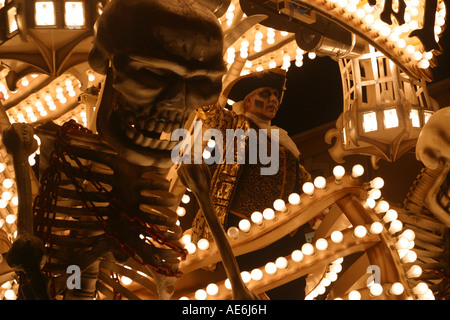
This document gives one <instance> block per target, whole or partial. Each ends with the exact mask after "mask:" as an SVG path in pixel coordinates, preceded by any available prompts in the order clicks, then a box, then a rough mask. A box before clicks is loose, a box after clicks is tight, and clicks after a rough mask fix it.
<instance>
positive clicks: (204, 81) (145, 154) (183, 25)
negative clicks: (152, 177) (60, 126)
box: [89, 0, 226, 167]
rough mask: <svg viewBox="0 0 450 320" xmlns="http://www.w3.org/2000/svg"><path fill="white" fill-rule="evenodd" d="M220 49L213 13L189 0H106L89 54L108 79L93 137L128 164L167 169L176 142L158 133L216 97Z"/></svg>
mask: <svg viewBox="0 0 450 320" xmlns="http://www.w3.org/2000/svg"><path fill="white" fill-rule="evenodd" d="M222 47H223V35H222V29H221V27H220V24H219V23H218V20H217V18H216V16H215V15H214V14H213V13H212V12H211V11H210V10H208V9H207V8H206V7H204V6H202V5H201V4H199V3H198V2H196V1H192V0H173V1H161V0H147V1H145V0H113V1H111V2H110V3H109V5H108V6H107V7H106V9H105V11H104V12H103V14H102V16H101V17H100V18H99V20H98V21H97V25H96V37H95V40H94V44H93V48H92V50H91V52H90V55H89V62H90V64H91V66H92V68H93V69H94V70H95V71H96V72H99V73H102V74H106V78H107V79H106V83H105V87H104V92H103V95H102V101H101V103H100V107H99V111H98V116H97V130H98V132H99V134H100V135H101V136H102V137H103V138H104V139H105V140H106V141H107V142H108V143H109V144H110V145H111V146H112V147H113V148H115V149H116V150H117V151H118V152H119V153H120V154H121V155H122V156H123V157H125V158H126V159H127V160H128V161H130V162H132V163H135V164H138V165H146V166H147V165H152V166H158V167H169V166H171V165H172V162H171V158H170V150H171V149H172V147H173V146H174V144H176V143H177V142H175V141H170V140H169V139H167V138H166V140H165V141H164V140H161V136H162V135H163V137H167V136H168V134H170V133H171V132H172V131H173V130H175V129H178V128H180V127H182V126H183V125H184V123H185V122H186V120H187V118H188V117H189V115H190V114H191V112H192V111H193V110H194V109H195V108H198V107H202V106H204V105H208V104H212V103H215V102H216V101H217V99H218V95H219V93H220V90H221V80H222V76H223V75H224V73H225V71H226V68H225V65H224V62H223V57H222ZM164 133H165V134H164Z"/></svg>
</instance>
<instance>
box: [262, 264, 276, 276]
mask: <svg viewBox="0 0 450 320" xmlns="http://www.w3.org/2000/svg"><path fill="white" fill-rule="evenodd" d="M264 270H265V271H266V273H268V274H274V273H275V272H277V266H276V264H275V263H273V262H268V263H267V264H266V265H265V267H264Z"/></svg>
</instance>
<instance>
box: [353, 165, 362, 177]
mask: <svg viewBox="0 0 450 320" xmlns="http://www.w3.org/2000/svg"><path fill="white" fill-rule="evenodd" d="M363 174H364V167H363V166H362V165H360V164H357V165H354V166H353V168H352V178H355V179H356V178H358V177H360V176H362V175H363Z"/></svg>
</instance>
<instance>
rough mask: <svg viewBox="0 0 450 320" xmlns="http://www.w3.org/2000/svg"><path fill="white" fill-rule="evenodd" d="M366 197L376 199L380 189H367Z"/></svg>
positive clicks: (378, 196) (378, 197) (379, 195)
mask: <svg viewBox="0 0 450 320" xmlns="http://www.w3.org/2000/svg"><path fill="white" fill-rule="evenodd" d="M368 197H369V198H371V199H374V200H378V199H380V197H381V191H380V190H379V189H372V190H370V191H369V193H368Z"/></svg>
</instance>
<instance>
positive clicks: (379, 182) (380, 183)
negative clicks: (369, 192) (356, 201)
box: [370, 177, 384, 189]
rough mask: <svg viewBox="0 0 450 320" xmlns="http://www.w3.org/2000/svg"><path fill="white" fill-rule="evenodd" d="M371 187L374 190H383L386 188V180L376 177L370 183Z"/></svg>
mask: <svg viewBox="0 0 450 320" xmlns="http://www.w3.org/2000/svg"><path fill="white" fill-rule="evenodd" d="M370 187H371V188H374V189H381V188H383V187H384V180H383V178H380V177H376V178H375V179H373V180H372V181H370Z"/></svg>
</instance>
